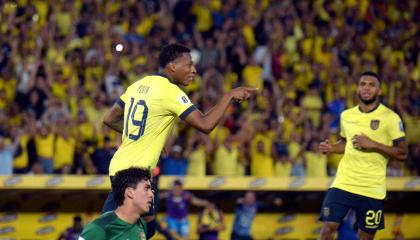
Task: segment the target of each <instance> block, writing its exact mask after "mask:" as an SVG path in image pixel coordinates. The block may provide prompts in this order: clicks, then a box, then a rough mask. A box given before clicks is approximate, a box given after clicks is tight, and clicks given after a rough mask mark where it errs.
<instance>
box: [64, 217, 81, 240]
mask: <svg viewBox="0 0 420 240" xmlns="http://www.w3.org/2000/svg"><path fill="white" fill-rule="evenodd" d="M82 230H83V222H82V218H81V217H80V216H75V217H74V218H73V226H71V227H69V228H67V229H66V230H65V231H64V232H63V233H62V234H61V235H60V237H59V238H58V239H59V240H77V239H79V235H80V234H81V233H82Z"/></svg>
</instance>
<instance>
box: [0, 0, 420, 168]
mask: <svg viewBox="0 0 420 240" xmlns="http://www.w3.org/2000/svg"><path fill="white" fill-rule="evenodd" d="M24 2H25V1H23V2H21V1H17V2H15V1H6V2H5V3H4V4H3V5H2V8H1V10H0V12H1V13H0V15H1V16H2V20H3V21H2V23H3V24H2V26H1V28H0V97H1V100H0V111H2V115H4V116H1V117H0V123H1V126H0V132H1V133H2V134H3V135H5V136H9V135H12V133H11V132H10V130H9V129H12V126H13V127H18V128H22V127H23V126H26V124H27V122H25V121H26V120H24V119H23V118H24V117H23V116H24V115H32V116H33V118H34V121H41V122H42V124H46V125H48V126H50V125H53V124H57V129H58V128H61V126H62V125H61V124H62V123H64V122H65V123H66V124H68V125H69V126H71V129H70V132H71V134H70V135H73V136H74V138H75V140H76V148H75V153H74V155H75V160H76V161H75V164H74V165H77V166H73V167H74V168H76V169H78V172H85V173H93V172H94V171H93V170H92V169H91V168H92V167H89V166H87V165H88V164H87V163H85V162H87V159H88V158H87V156H86V155H89V154H91V153H92V152H94V151H95V149H100V148H102V147H103V145H102V144H103V138H104V136H105V135H107V136H109V137H110V139H111V144H112V145H113V146H112V147H118V144H119V143H118V140H117V139H118V138H119V137H118V136H116V135H114V136H111V135H112V134H114V133H110V134H107V133H106V130H104V129H103V128H102V126H101V121H100V119H101V118H102V117H103V114H104V110H105V109H107V108H108V106H110V105H111V104H113V103H114V102H115V101H116V100H117V99H118V97H119V94H121V93H122V92H123V89H124V87H125V86H127V85H128V84H129V83H132V82H134V81H136V80H137V79H139V78H140V77H141V76H144V75H148V74H151V73H153V72H156V71H157V65H156V62H157V61H152V60H153V59H156V58H157V53H158V51H159V50H160V49H159V48H160V47H161V46H162V44H166V43H172V42H179V43H183V44H185V45H187V46H188V47H190V48H191V49H192V52H191V55H192V57H193V61H194V63H195V64H196V65H197V66H198V68H199V71H198V72H199V75H200V76H197V79H196V80H195V81H194V82H193V83H192V84H191V85H190V86H188V87H186V89H185V90H186V91H187V92H188V93H190V92H193V91H194V92H195V94H194V97H192V101H193V102H194V104H196V105H199V106H202V107H203V109H205V110H207V111H208V110H210V109H208V106H210V105H211V104H213V103H214V102H215V101H217V100H218V99H219V97H220V96H221V95H222V94H223V93H225V92H227V91H229V90H231V89H232V87H235V86H236V85H238V84H244V85H249V86H256V87H258V88H259V89H260V91H261V94H259V95H258V97H257V98H256V99H255V100H254V101H250V102H247V103H240V104H235V105H234V106H233V107H231V108H230V109H229V110H228V111H227V113H226V119H225V120H224V121H223V122H224V124H223V125H224V126H223V127H224V128H226V129H227V132H228V134H227V135H232V134H230V133H234V134H236V130H237V128H240V126H241V125H242V124H244V123H245V122H246V121H255V119H256V118H258V117H261V118H262V119H264V120H263V121H265V122H264V124H266V125H270V121H271V120H272V119H275V120H277V122H278V126H277V127H276V128H281V129H282V130H283V136H284V142H285V144H287V145H288V153H289V158H290V161H291V162H292V165H293V167H292V170H291V172H292V173H291V174H292V175H293V176H303V175H305V168H304V164H303V159H302V158H301V157H297V153H299V152H300V149H299V148H300V146H301V144H302V142H305V141H311V140H313V139H304V138H305V136H304V135H305V131H306V129H304V124H305V122H307V121H310V122H311V124H312V126H313V127H314V128H313V129H311V131H316V132H318V133H319V135H320V136H321V137H322V138H327V137H328V136H327V135H328V134H330V133H331V134H335V133H336V132H337V128H338V127H339V126H338V123H339V117H340V113H341V111H342V109H343V108H344V106H345V107H351V106H353V105H354V104H355V103H356V101H354V100H355V99H356V95H355V91H356V81H355V79H357V78H358V76H357V73H359V72H363V71H365V70H370V71H375V72H378V73H379V74H380V77H381V79H383V80H384V84H382V93H383V102H384V103H386V104H387V105H388V106H389V107H391V108H393V109H395V108H398V112H400V113H401V115H402V118H403V121H404V126H405V128H406V130H407V131H406V132H407V139H408V141H409V144H410V156H409V159H408V161H406V163H405V164H406V165H405V166H403V169H404V173H405V174H411V175H412V174H417V175H418V174H419V173H420V160H419V159H420V147H419V146H420V144H419V143H418V141H417V139H420V137H416V136H417V135H418V134H417V133H418V131H417V130H416V129H417V128H418V127H416V126H418V125H419V124H417V121H418V112H419V110H418V109H420V84H419V80H420V58H419V52H420V51H419V49H420V47H419V42H420V37H419V36H418V34H417V32H418V29H417V28H418V27H417V25H416V24H415V23H417V22H418V19H419V17H418V16H419V14H418V9H419V6H420V4H419V3H418V2H417V1H386V2H382V1H363V2H362V4H355V1H325V2H324V3H323V4H318V3H317V4H313V3H308V2H306V1H290V0H288V1H281V2H277V1H238V0H231V1H184V0H182V1H166V0H165V1H158V2H159V4H157V1H129V2H127V3H124V4H121V3H119V2H118V1H117V2H115V1H108V2H106V3H105V4H102V5H100V4H97V3H94V2H91V1H88V0H81V1H80V2H77V1H64V2H60V1H56V2H54V3H46V2H43V1H35V2H34V3H28V4H24ZM117 46H118V47H117ZM268 85H270V87H267V86H268ZM199 89H200V91H196V90H199ZM15 103H16V104H15ZM399 105H400V106H399ZM248 109H250V110H248ZM247 111H249V112H247ZM403 112H405V113H404V114H403ZM416 112H417V113H416ZM404 115H405V116H404ZM256 116H258V117H256ZM60 122H61V123H60ZM238 126H239V127H238ZM220 127H222V126H220ZM256 128H258V129H259V128H260V126H257V127H256ZM255 130H256V129H252V127H251V128H249V129H247V130H246V131H244V132H246V133H245V134H244V136H247V137H246V139H245V140H244V141H242V139H241V141H242V142H241V143H240V144H238V147H239V148H240V149H244V151H242V150H241V151H240V152H239V157H238V160H239V162H240V163H241V164H242V163H246V162H249V165H250V169H251V171H244V172H246V173H247V174H249V172H252V173H253V174H254V175H265V174H266V173H268V175H267V176H269V175H272V173H271V172H274V171H272V169H274V168H275V166H274V165H275V163H270V158H271V156H269V155H271V153H272V151H270V149H271V147H272V143H273V141H274V139H273V138H272V137H273V135H271V136H270V135H267V134H263V135H266V136H264V137H263V138H262V136H260V135H261V134H260V133H261V132H262V131H259V133H257V134H255V132H258V131H255ZM271 130H273V129H271ZM274 130H276V129H274ZM25 131H26V130H25ZM53 131H55V130H54V129H53ZM189 131H190V127H185V128H182V129H180V132H178V133H177V137H178V139H175V140H176V142H182V141H181V140H185V139H186V141H185V142H188V139H190V138H195V137H194V136H195V135H197V134H196V133H193V134H189ZM57 134H58V135H59V133H58V131H57ZM416 134H417V135H416ZM227 135H226V136H223V138H219V139H218V141H219V143H220V144H221V143H224V141H225V138H226V137H227ZM292 135H295V136H293V137H292ZM57 138H58V137H57ZM292 138H293V139H292ZM299 138H300V140H299V141H296V139H299ZM28 139H29V140H28ZM35 139H38V140H35V142H39V134H37V137H36V138H35ZM260 140H263V141H262V143H259V142H261V141H260ZM26 141H27V144H25V142H26ZM212 144H215V138H214V135H213V136H211V140H210V141H209V142H207V141H206V143H205V144H204V143H201V144H198V145H197V148H194V150H192V151H190V150H191V149H189V148H191V146H185V148H186V151H185V157H186V158H187V159H188V160H189V163H190V164H189V168H188V169H189V170H188V172H189V173H191V174H193V175H195V174H197V175H200V176H201V175H203V172H204V171H203V166H204V165H203V164H204V163H205V162H212V163H213V162H214V160H215V159H212V158H213V157H214V156H215V153H216V151H217V148H210V147H207V146H209V145H212ZM258 144H259V145H260V148H261V149H262V148H264V154H262V152H260V153H261V154H260V155H258V154H257V153H258V151H256V149H257V145H258ZM20 145H21V147H22V153H23V154H18V155H17V156H16V159H17V160H18V161H17V162H16V163H15V165H16V167H15V168H16V170H17V171H25V169H24V167H25V165H26V163H25V162H26V157H25V154H24V152H25V145H26V147H27V152H28V160H29V165H31V163H32V162H34V161H37V159H36V158H37V157H36V153H38V155H39V157H41V158H43V159H42V162H44V165H45V167H46V168H48V167H47V165H48V164H46V161H44V158H45V157H46V158H48V159H49V158H50V157H51V158H55V156H54V154H57V152H53V155H51V154H47V156H45V154H46V151H45V150H46V149H47V148H49V149H51V147H50V145H49V144H47V146H48V147H46V148H45V147H44V146H43V145H39V144H35V145H34V140H33V139H32V138H31V136H29V138H27V136H26V133H24V134H23V135H22V138H21V143H20ZM81 145H88V147H87V148H85V147H84V146H81ZM187 145H188V143H187ZM193 145H196V144H193ZM204 146H205V147H204ZM203 147H204V148H203ZM19 149H20V148H18V150H19ZM245 150H246V151H245ZM203 151H204V152H206V154H205V155H206V156H207V159H206V161H203V160H204V158H203V157H202V156H203ZM19 152H20V151H17V153H19ZM187 153H188V154H187ZM257 155H258V157H262V158H261V159H264V160H265V161H264V162H267V166H268V165H270V167H267V168H262V169H261V171H262V170H264V171H265V172H264V174H262V173H256V172H255V171H258V170H256V168H255V164H254V165H253V162H255V161H252V160H250V159H252V158H255V157H256V156H257ZM191 157H192V159H191ZM337 158H338V157H337ZM197 159H199V161H196V160H197ZM54 160H55V159H54ZM328 160H329V161H328V164H329V166H328V168H329V169H330V170H331V169H332V170H331V173H333V172H334V171H333V169H334V166H333V165H334V164H335V162H336V161H335V160H334V161H330V158H329V159H328ZM274 162H276V161H274ZM277 163H278V161H277ZM196 164H197V165H196ZM50 165H51V164H50ZM244 165H245V164H242V165H241V167H243V166H244ZM271 165H273V166H272V167H271ZM278 166H279V165H278ZM406 168H408V169H406ZM46 170H47V172H50V169H46ZM214 170H216V169H214ZM217 171H220V169H217ZM210 172H211V171H209V173H210ZM416 172H417V173H416Z"/></svg>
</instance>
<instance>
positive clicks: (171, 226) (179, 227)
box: [166, 216, 190, 237]
mask: <svg viewBox="0 0 420 240" xmlns="http://www.w3.org/2000/svg"><path fill="white" fill-rule="evenodd" d="M166 222H167V223H168V230H169V231H174V232H176V233H177V234H178V235H179V236H181V237H188V235H189V234H190V223H189V222H188V218H182V219H176V218H171V217H169V216H167V217H166Z"/></svg>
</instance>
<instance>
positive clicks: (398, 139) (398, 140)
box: [392, 137, 405, 146]
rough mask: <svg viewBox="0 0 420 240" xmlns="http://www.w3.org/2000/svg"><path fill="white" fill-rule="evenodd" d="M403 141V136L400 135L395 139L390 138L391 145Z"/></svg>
mask: <svg viewBox="0 0 420 240" xmlns="http://www.w3.org/2000/svg"><path fill="white" fill-rule="evenodd" d="M404 141H405V137H400V138H397V139H394V140H392V145H393V146H395V145H397V144H398V143H400V142H404Z"/></svg>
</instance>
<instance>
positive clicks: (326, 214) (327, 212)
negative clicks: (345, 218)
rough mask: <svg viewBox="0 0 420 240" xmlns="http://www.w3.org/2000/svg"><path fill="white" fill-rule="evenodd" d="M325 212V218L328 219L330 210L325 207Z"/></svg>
mask: <svg viewBox="0 0 420 240" xmlns="http://www.w3.org/2000/svg"><path fill="white" fill-rule="evenodd" d="M323 211H324V216H325V217H328V216H329V215H330V208H328V207H324V209H323Z"/></svg>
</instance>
